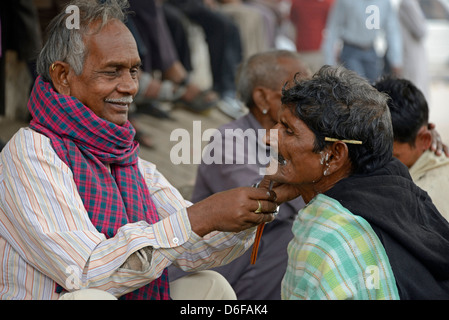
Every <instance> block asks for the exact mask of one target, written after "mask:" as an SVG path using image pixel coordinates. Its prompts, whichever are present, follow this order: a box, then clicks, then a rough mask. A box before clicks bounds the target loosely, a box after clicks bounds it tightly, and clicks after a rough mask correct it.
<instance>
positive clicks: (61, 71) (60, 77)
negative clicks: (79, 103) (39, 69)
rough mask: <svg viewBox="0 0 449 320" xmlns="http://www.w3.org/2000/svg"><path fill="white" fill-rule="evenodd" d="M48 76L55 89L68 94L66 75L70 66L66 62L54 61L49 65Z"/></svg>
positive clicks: (68, 87)
mask: <svg viewBox="0 0 449 320" xmlns="http://www.w3.org/2000/svg"><path fill="white" fill-rule="evenodd" d="M49 71H50V77H51V81H52V83H53V87H54V88H55V90H56V91H57V92H58V93H60V94H64V95H70V86H69V81H68V75H69V71H70V66H69V64H68V63H66V62H62V61H55V62H54V63H53V64H52V65H51V66H50V70H49Z"/></svg>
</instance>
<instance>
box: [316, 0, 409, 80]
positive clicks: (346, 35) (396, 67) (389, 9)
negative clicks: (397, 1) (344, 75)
mask: <svg viewBox="0 0 449 320" xmlns="http://www.w3.org/2000/svg"><path fill="white" fill-rule="evenodd" d="M383 34H384V35H385V40H386V47H387V51H386V55H387V56H386V59H387V61H388V63H389V66H390V68H391V72H392V73H393V74H395V75H399V74H400V73H401V68H402V38H401V29H400V26H399V21H398V17H397V13H396V10H395V9H394V7H393V6H392V4H391V1H390V0H378V1H375V2H373V1H368V0H359V1H352V0H335V2H334V4H333V6H332V9H331V11H330V13H329V18H328V21H327V23H326V36H325V39H324V43H323V49H324V54H325V62H326V64H329V65H336V64H339V63H341V64H343V65H344V66H345V67H346V68H348V69H350V70H353V71H355V72H357V73H358V74H359V75H360V76H362V77H364V78H366V79H368V80H369V81H371V82H372V83H373V82H374V81H376V80H378V79H379V77H380V76H381V75H382V72H383V71H382V70H383V67H384V65H383V56H379V54H378V52H377V51H376V42H377V41H378V39H379V37H381V35H383ZM341 43H342V46H343V47H342V48H341V50H340V47H339V44H341Z"/></svg>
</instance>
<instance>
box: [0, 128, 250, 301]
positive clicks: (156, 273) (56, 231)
mask: <svg viewBox="0 0 449 320" xmlns="http://www.w3.org/2000/svg"><path fill="white" fill-rule="evenodd" d="M138 168H139V171H140V172H141V174H142V176H143V178H144V181H145V184H146V185H147V187H148V189H149V191H150V195H151V198H152V200H153V203H154V205H155V207H156V210H157V213H158V216H159V221H158V222H157V223H154V224H148V223H147V222H144V221H139V222H135V223H129V224H126V225H125V226H123V227H121V228H119V229H118V230H117V233H116V234H115V236H113V237H110V238H106V236H105V235H104V234H102V233H100V232H98V230H97V229H96V228H95V226H94V225H93V224H92V222H91V220H90V219H89V215H88V213H87V211H86V209H85V207H84V205H83V202H82V199H81V197H80V195H79V193H78V191H77V187H76V185H75V182H74V179H73V174H72V171H71V170H70V169H69V168H68V166H67V165H66V164H65V163H64V162H63V161H61V159H60V158H59V157H58V156H57V155H56V153H55V152H54V150H53V148H52V146H51V143H50V140H49V139H48V138H47V137H45V136H44V135H41V134H39V133H37V132H35V131H33V130H31V129H29V128H23V129H21V130H19V132H18V133H16V135H15V136H14V137H13V138H12V139H11V140H10V142H9V143H8V144H7V146H6V147H5V148H4V149H3V151H2V153H1V154H0V298H1V299H57V298H58V297H59V294H58V293H56V292H55V285H56V284H57V283H59V284H61V285H63V286H64V287H65V288H67V289H68V290H76V289H79V288H87V287H90V288H98V289H101V290H107V291H108V292H110V293H111V294H113V295H115V296H117V297H120V296H122V295H124V294H126V293H128V292H132V291H134V290H135V289H137V288H140V287H141V286H143V285H145V284H147V283H148V282H150V281H152V280H154V279H156V278H158V277H160V276H161V274H162V272H163V270H164V269H165V268H166V267H168V266H169V265H170V264H175V265H177V266H179V267H181V268H182V269H184V270H203V269H206V268H212V267H215V266H218V265H221V264H225V263H228V262H230V261H232V260H233V259H235V258H236V257H238V256H240V255H241V254H242V253H243V252H244V251H245V250H247V249H248V247H250V246H251V244H252V241H253V239H254V231H255V229H254V228H252V229H250V230H247V231H245V232H241V233H237V234H234V233H223V232H214V233H211V234H209V235H207V236H205V237H203V238H200V237H198V236H197V235H196V234H195V233H193V232H192V230H191V227H190V223H189V219H188V216H187V211H186V207H187V206H189V205H190V203H188V202H187V201H185V200H184V199H183V198H182V196H181V195H180V194H179V192H178V191H177V190H176V189H175V188H173V187H172V186H171V185H170V184H169V183H168V181H167V180H166V179H165V178H164V177H163V176H162V175H161V174H160V173H159V172H158V171H157V169H156V168H155V166H154V165H153V164H151V163H149V162H146V161H144V160H142V159H139V162H138ZM135 261H137V263H132V262H135Z"/></svg>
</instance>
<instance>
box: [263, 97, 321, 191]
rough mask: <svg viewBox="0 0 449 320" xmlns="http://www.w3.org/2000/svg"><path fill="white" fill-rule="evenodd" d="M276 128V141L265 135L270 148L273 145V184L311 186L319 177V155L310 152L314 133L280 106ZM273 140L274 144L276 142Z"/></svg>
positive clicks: (288, 109)
mask: <svg viewBox="0 0 449 320" xmlns="http://www.w3.org/2000/svg"><path fill="white" fill-rule="evenodd" d="M273 129H277V130H276V131H277V139H276V137H272V136H270V135H267V137H266V138H265V139H266V142H267V144H269V145H270V146H273V144H275V143H277V147H278V157H277V159H276V160H277V161H278V164H277V167H278V170H277V172H276V173H275V174H274V175H272V176H271V177H270V178H272V179H273V180H275V181H278V182H282V183H288V184H300V185H313V184H314V183H315V182H316V181H317V180H319V179H321V177H322V175H323V166H322V160H321V157H322V156H321V154H319V153H318V154H317V153H315V152H314V151H313V149H314V141H315V134H314V133H313V132H312V131H311V130H310V129H309V128H308V127H307V125H306V124H305V123H304V122H303V121H302V120H300V119H299V118H298V117H296V116H295V115H294V114H293V112H292V110H290V108H287V107H285V106H282V108H281V110H280V113H279V122H278V123H277V124H276V125H275V126H274V128H273ZM276 140H277V141H276Z"/></svg>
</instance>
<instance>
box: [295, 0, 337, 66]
mask: <svg viewBox="0 0 449 320" xmlns="http://www.w3.org/2000/svg"><path fill="white" fill-rule="evenodd" d="M291 3H292V6H291V8H290V20H291V21H292V23H293V25H294V26H295V34H296V38H295V39H296V42H295V44H296V50H297V51H298V52H299V53H301V58H302V59H303V61H304V62H305V63H307V64H308V65H309V67H310V69H311V71H312V72H316V71H318V70H319V69H320V68H321V66H323V64H324V55H323V51H322V50H321V44H322V41H323V33H324V29H325V28H326V22H327V18H328V14H329V11H330V9H331V7H332V4H333V3H334V0H291Z"/></svg>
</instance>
